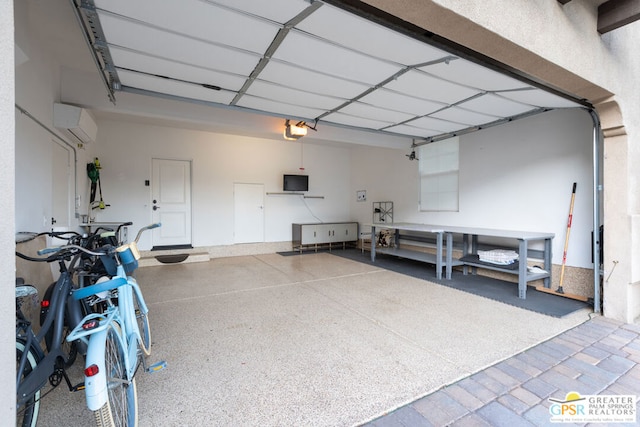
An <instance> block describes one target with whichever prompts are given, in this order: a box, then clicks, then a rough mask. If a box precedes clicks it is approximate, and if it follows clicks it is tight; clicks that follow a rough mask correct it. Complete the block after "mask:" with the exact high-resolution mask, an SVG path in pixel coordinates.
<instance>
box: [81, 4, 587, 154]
mask: <svg viewBox="0 0 640 427" xmlns="http://www.w3.org/2000/svg"><path fill="white" fill-rule="evenodd" d="M78 13H79V16H80V17H81V21H82V23H83V25H84V32H85V33H86V35H85V36H86V37H87V39H88V41H89V43H90V44H91V45H92V46H93V48H94V51H95V52H96V58H97V63H98V66H99V68H100V69H101V72H102V76H103V77H104V80H105V84H106V87H107V90H108V91H109V92H110V93H109V96H110V97H112V98H113V100H114V102H116V103H117V99H118V92H119V91H123V92H134V93H142V94H149V95H155V96H162V97H164V98H167V97H168V98H171V99H178V100H188V101H193V102H198V103H205V104H206V105H211V106H215V107H223V108H227V109H239V110H244V111H248V112H253V113H260V114H266V115H269V116H275V117H281V118H283V119H291V120H292V121H293V122H296V121H305V122H306V123H307V125H308V126H309V127H311V128H315V129H317V131H318V132H319V133H320V132H322V127H323V125H330V126H340V127H346V128H350V129H358V130H367V131H374V132H377V133H379V134H380V133H382V134H387V135H389V136H390V137H391V136H393V137H397V136H402V137H407V138H413V139H414V141H419V142H420V141H430V140H436V139H439V138H444V137H447V136H450V135H452V134H462V133H466V132H470V131H473V130H477V129H480V128H484V127H487V126H491V125H495V124H499V123H503V122H506V121H510V120H513V119H514V118H518V117H523V116H527V115H530V114H536V113H539V112H542V111H547V110H549V109H556V108H572V107H579V106H580V105H579V104H578V103H576V102H573V101H571V100H569V99H568V98H565V97H561V96H559V95H557V94H554V93H552V92H551V91H546V90H543V89H541V88H538V87H534V86H533V85H532V84H531V83H528V82H525V81H524V80H518V79H516V78H514V77H512V76H508V75H506V74H502V73H499V72H497V71H494V70H493V69H491V68H488V67H485V66H482V65H479V64H478V63H476V62H472V61H471V60H468V59H464V58H461V57H459V56H456V55H453V54H451V53H449V52H447V51H445V50H443V49H441V48H436V47H434V46H431V45H429V44H426V43H424V42H422V41H419V40H417V39H414V38H411V37H409V36H407V35H404V34H401V33H399V32H396V31H393V30H391V29H389V28H387V27H385V26H382V25H379V24H377V23H374V22H373V21H370V20H367V19H365V18H363V17H360V16H356V15H354V14H352V13H350V12H348V11H346V10H343V9H341V8H338V7H335V6H332V5H331V4H327V3H324V2H321V1H312V2H309V1H308V0H306V1H305V0H269V1H258V0H215V1H213V0H171V1H169V0H166V1H162V2H158V1H153V0H137V1H135V2H132V1H129V0H89V1H83V2H82V6H80V8H79V9H78ZM282 123H283V125H284V120H283V122H282ZM283 127H284V126H283Z"/></svg>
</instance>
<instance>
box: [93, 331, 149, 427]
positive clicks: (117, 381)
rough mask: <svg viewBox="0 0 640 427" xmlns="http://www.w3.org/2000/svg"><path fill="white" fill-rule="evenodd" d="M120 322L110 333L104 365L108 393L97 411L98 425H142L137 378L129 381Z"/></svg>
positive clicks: (121, 426) (132, 426)
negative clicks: (139, 418) (139, 419)
mask: <svg viewBox="0 0 640 427" xmlns="http://www.w3.org/2000/svg"><path fill="white" fill-rule="evenodd" d="M121 333H122V332H121V329H120V325H118V324H117V323H113V324H112V326H111V327H110V328H109V330H108V332H107V338H106V339H107V341H106V344H105V351H104V364H105V370H106V375H107V388H108V396H107V402H106V403H105V404H104V405H103V406H102V408H100V409H98V410H97V411H94V416H95V419H96V424H97V425H98V427H114V426H115V427H134V426H137V425H138V394H137V391H136V380H135V378H133V379H132V380H131V381H128V380H127V368H126V366H125V363H124V361H125V356H124V351H125V350H124V348H123V347H122V344H121V342H120V339H119V338H118V335H120V334H121Z"/></svg>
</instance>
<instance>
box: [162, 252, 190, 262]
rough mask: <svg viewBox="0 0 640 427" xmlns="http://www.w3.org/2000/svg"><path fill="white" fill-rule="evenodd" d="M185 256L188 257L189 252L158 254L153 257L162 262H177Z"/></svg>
mask: <svg viewBox="0 0 640 427" xmlns="http://www.w3.org/2000/svg"><path fill="white" fill-rule="evenodd" d="M187 258H189V254H174V255H158V256H156V257H155V259H156V260H158V262H161V263H163V264H177V263H179V262H182V261H184V260H185V259H187Z"/></svg>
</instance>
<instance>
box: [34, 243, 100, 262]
mask: <svg viewBox="0 0 640 427" xmlns="http://www.w3.org/2000/svg"><path fill="white" fill-rule="evenodd" d="M69 249H77V250H79V251H82V252H84V253H86V254H89V255H94V256H100V255H106V254H107V253H108V251H104V252H94V251H91V250H89V249H87V248H83V247H82V246H78V245H64V246H57V247H50V248H44V249H40V250H39V251H38V255H46V254H50V253H58V252H60V251H64V250H69ZM36 259H37V258H36Z"/></svg>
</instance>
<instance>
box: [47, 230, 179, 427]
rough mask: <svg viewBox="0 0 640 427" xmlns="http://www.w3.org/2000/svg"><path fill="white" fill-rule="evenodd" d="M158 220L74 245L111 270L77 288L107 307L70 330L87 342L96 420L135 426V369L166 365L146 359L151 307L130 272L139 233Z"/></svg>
mask: <svg viewBox="0 0 640 427" xmlns="http://www.w3.org/2000/svg"><path fill="white" fill-rule="evenodd" d="M159 226H160V224H152V225H149V226H147V227H144V228H142V229H141V230H140V231H139V232H138V235H137V236H136V239H135V240H134V242H132V243H130V244H126V245H121V246H119V247H114V246H111V245H107V246H104V247H102V248H98V249H94V250H89V249H86V248H83V247H79V246H75V249H77V250H80V251H82V252H84V253H86V254H88V255H91V256H96V257H99V258H100V260H101V261H102V264H103V265H104V267H105V268H106V271H107V272H108V273H109V274H110V275H112V276H111V277H103V278H102V279H100V280H98V281H97V282H96V283H95V284H93V285H90V286H87V287H84V288H80V289H77V290H74V292H73V298H74V299H76V300H83V299H87V300H89V301H92V303H94V304H95V303H98V302H99V303H101V304H103V306H104V307H105V309H104V310H103V312H101V313H91V314H88V315H87V316H85V317H84V319H83V320H82V321H81V322H80V323H79V324H78V326H77V327H75V328H74V329H73V330H72V331H71V333H69V335H68V336H67V340H68V341H70V342H71V341H75V340H81V341H83V342H85V343H87V346H88V347H87V355H86V359H85V370H84V375H85V382H84V386H85V394H86V399H87V407H88V408H89V409H90V410H92V411H94V415H95V419H96V423H97V425H98V426H109V427H111V426H136V425H137V421H138V404H137V390H136V380H135V375H136V372H137V370H138V367H139V366H140V364H142V365H143V367H144V370H145V371H146V372H155V371H158V370H161V369H163V368H164V367H165V366H166V363H165V362H158V363H155V364H153V365H150V366H149V365H147V362H146V356H148V355H149V354H150V351H151V329H150V326H149V318H148V308H147V305H146V304H145V301H144V298H143V296H142V292H141V291H140V287H139V286H138V284H137V282H136V281H135V279H134V278H133V277H131V275H132V274H133V272H134V271H135V269H136V268H137V266H138V259H139V257H140V254H139V252H138V249H137V242H138V240H139V238H140V235H141V234H142V232H143V231H145V230H149V229H153V228H157V227H159ZM71 246H73V245H71ZM68 247H69V246H66V247H62V248H54V249H48V251H55V250H60V249H64V248H68Z"/></svg>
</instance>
